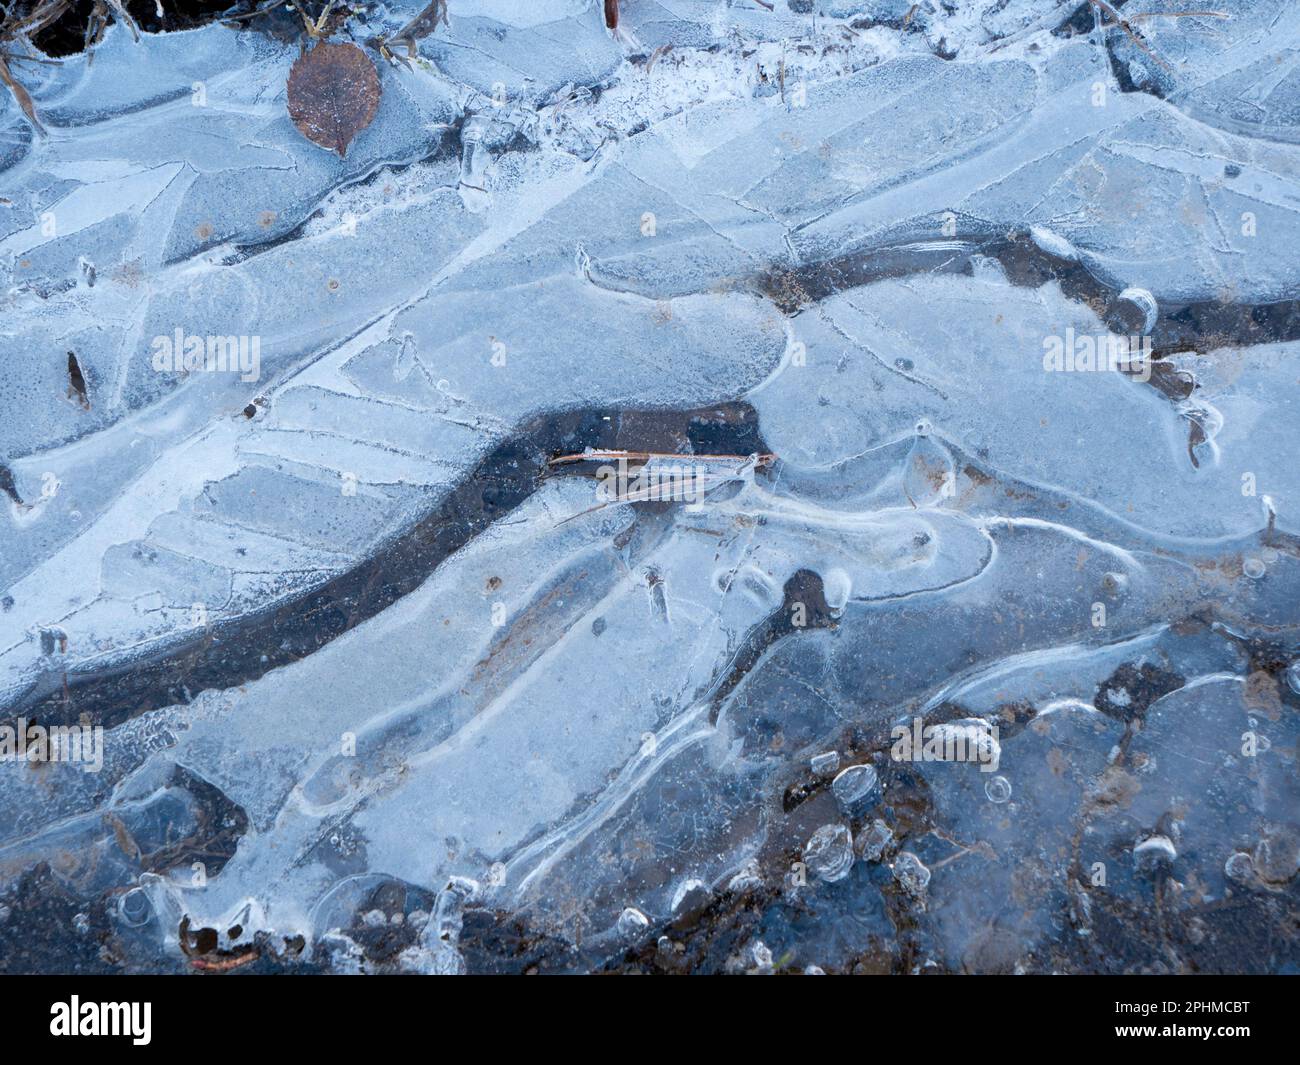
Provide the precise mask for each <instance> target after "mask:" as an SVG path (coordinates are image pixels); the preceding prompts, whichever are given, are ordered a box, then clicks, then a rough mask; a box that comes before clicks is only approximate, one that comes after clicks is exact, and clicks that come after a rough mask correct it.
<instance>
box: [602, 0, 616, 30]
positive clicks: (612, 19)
mask: <svg viewBox="0 0 1300 1065" xmlns="http://www.w3.org/2000/svg"><path fill="white" fill-rule="evenodd" d="M605 25H606V26H608V27H609V28H610V29H611V30H616V29H618V0H605Z"/></svg>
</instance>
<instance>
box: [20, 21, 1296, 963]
mask: <svg viewBox="0 0 1300 1065" xmlns="http://www.w3.org/2000/svg"><path fill="white" fill-rule="evenodd" d="M599 8H600V5H599V4H593V3H590V2H588V0H545V2H542V0H538V2H534V3H529V4H515V3H509V2H505V0H461V2H457V0H452V2H451V3H450V5H449V20H450V21H449V24H448V25H446V26H440V27H439V28H438V29H437V30H436V32H435V33H434V34H432V35H431V36H428V37H426V38H424V39H422V40H421V41H420V42H419V54H418V57H417V58H416V60H415V61H414V62H411V63H409V64H403V65H399V64H385V63H384V62H383V61H382V60H380V61H379V64H378V65H379V66H380V78H381V82H382V87H383V94H382V99H381V104H380V107H379V110H378V114H377V117H376V119H375V121H374V123H373V124H372V125H371V126H370V127H369V128H367V129H366V130H365V131H363V132H362V133H361V134H360V135H359V136H358V137H357V138H356V140H355V141H354V142H353V144H352V145H351V147H350V148H349V151H348V154H347V156H346V157H345V158H338V157H336V156H334V155H333V154H330V153H327V152H325V151H322V150H321V149H319V148H317V147H316V146H314V145H313V144H311V143H310V142H308V141H307V140H305V139H304V138H303V137H302V136H301V135H299V133H298V132H297V130H296V129H295V128H294V126H293V124H292V122H291V121H290V119H289V117H288V114H287V111H286V108H285V103H284V84H285V79H286V77H287V73H288V69H289V67H290V65H291V64H292V62H293V60H294V58H295V57H296V56H297V54H298V47H297V45H296V44H288V43H281V42H280V41H279V40H277V39H276V38H274V37H273V36H270V35H267V34H263V33H261V32H259V30H258V29H257V28H245V29H242V30H239V31H235V30H232V29H229V28H225V27H222V26H218V25H212V26H209V27H206V28H203V29H197V30H192V31H187V32H183V33H168V34H158V35H145V36H144V38H143V39H142V41H141V42H139V43H136V42H134V41H133V40H132V39H131V35H130V34H129V33H128V32H126V31H125V30H124V29H123V28H122V27H118V26H113V27H110V28H109V30H108V32H107V34H106V36H105V38H104V40H103V41H102V43H101V44H100V45H99V46H98V47H97V48H96V50H95V52H94V61H93V62H88V61H87V59H86V57H84V56H74V57H69V58H68V59H66V60H65V61H64V62H63V63H62V64H60V65H57V66H37V65H34V64H29V65H27V66H24V67H23V71H24V76H25V77H26V82H25V83H26V84H27V85H28V87H29V89H30V90H31V93H32V97H33V99H34V101H35V104H36V107H37V109H38V111H39V113H40V116H41V119H42V122H43V123H44V125H45V127H46V129H47V131H48V135H46V136H40V135H39V134H36V133H35V132H34V131H33V130H32V128H31V126H30V125H29V124H28V123H27V121H26V119H25V118H24V117H23V115H22V113H21V111H20V110H19V108H18V107H17V105H16V104H15V103H14V101H13V100H12V99H9V98H8V97H5V98H4V99H3V102H0V282H2V284H0V308H2V311H3V318H2V319H0V321H2V323H3V325H2V326H0V403H3V417H0V490H3V493H4V494H3V496H0V503H3V509H2V510H0V705H3V708H4V709H3V714H0V720H2V721H3V722H14V721H15V720H16V719H18V718H20V717H24V716H25V717H27V718H35V719H37V720H41V721H44V722H47V723H63V724H70V723H75V722H78V721H80V720H82V715H85V720H86V721H88V722H91V723H99V724H102V725H104V726H105V727H106V732H105V735H104V749H103V764H102V767H100V768H99V770H98V771H97V772H94V773H89V772H85V771H84V769H83V767H82V766H79V765H65V764H57V763H56V764H49V765H40V766H36V767H33V766H30V765H27V764H24V763H19V762H16V761H13V760H12V759H10V760H6V761H3V762H0V943H6V942H10V940H9V939H8V938H7V937H10V936H12V935H15V934H16V933H15V932H14V931H13V930H14V929H15V928H17V927H18V926H19V925H20V924H23V923H24V922H25V925H24V927H26V928H27V929H28V932H29V933H30V928H31V927H33V926H34V927H37V928H39V929H40V940H41V942H42V943H43V944H44V946H43V947H42V948H41V949H42V950H43V951H44V953H40V952H38V954H37V955H36V956H34V957H33V956H31V955H29V954H20V953H19V952H17V951H16V950H14V951H11V952H10V953H9V954H8V955H6V953H5V952H4V951H0V967H3V966H5V965H6V964H7V965H8V966H9V967H11V968H24V969H26V968H60V967H63V966H66V965H69V964H71V963H72V960H76V959H80V960H81V961H82V962H84V963H86V964H90V965H93V966H98V967H108V968H126V969H148V968H164V969H170V968H175V967H179V966H181V965H183V964H188V962H187V959H186V957H185V955H187V954H188V955H200V956H202V957H203V958H204V959H206V960H209V961H210V960H213V959H216V958H220V959H224V960H226V961H231V960H237V961H238V962H239V964H241V965H242V964H253V965H258V966H263V967H267V968H272V969H276V968H287V969H293V968H297V967H307V966H311V967H320V968H327V969H356V968H360V969H364V970H367V971H384V970H390V969H394V968H405V969H415V970H419V971H447V970H452V971H457V970H460V969H463V968H471V969H488V970H506V971H514V970H521V969H524V968H527V967H529V966H531V965H540V966H543V967H545V968H551V969H588V970H589V969H597V968H602V967H612V968H615V969H620V968H628V969H648V970H658V971H662V970H669V971H672V970H676V969H681V968H688V969H697V970H728V971H734V970H736V969H746V968H753V967H755V966H757V967H758V968H759V969H760V970H761V969H763V968H764V967H765V966H768V967H770V965H771V958H772V957H773V956H775V957H778V958H792V959H794V960H793V961H792V962H788V964H794V965H797V966H798V967H804V966H809V965H816V966H819V967H821V968H823V969H826V970H828V971H852V970H854V969H862V970H868V971H877V970H880V969H882V968H883V969H888V970H894V971H905V970H908V969H919V968H935V967H937V968H942V969H949V970H966V971H1014V970H1019V971H1044V970H1053V969H1057V970H1065V971H1099V970H1112V969H1113V970H1138V969H1174V970H1180V969H1187V968H1200V969H1206V968H1226V969H1239V968H1251V967H1256V968H1267V969H1270V970H1278V969H1284V968H1287V967H1288V966H1290V967H1292V968H1294V966H1295V965H1297V964H1300V945H1298V944H1297V943H1296V942H1294V941H1293V940H1281V941H1273V942H1271V943H1270V944H1269V945H1268V947H1267V949H1263V948H1261V947H1260V945H1259V944H1258V943H1256V942H1255V941H1254V939H1252V936H1254V935H1256V933H1254V932H1252V931H1250V929H1251V928H1255V927H1257V926H1259V925H1268V926H1270V927H1272V926H1277V927H1281V926H1282V925H1283V924H1284V923H1285V921H1286V920H1287V919H1288V918H1287V917H1286V915H1287V914H1294V912H1295V907H1296V892H1297V890H1300V889H1298V887H1297V878H1296V863H1297V861H1298V860H1300V775H1298V773H1297V763H1296V744H1297V732H1298V731H1300V665H1298V663H1300V634H1298V633H1297V624H1298V623H1300V617H1298V616H1297V613H1296V609H1295V606H1294V604H1295V603H1296V601H1297V593H1300V587H1297V585H1298V584H1300V566H1298V565H1297V559H1298V558H1300V552H1298V548H1300V542H1298V541H1297V540H1296V533H1297V531H1300V530H1298V529H1297V522H1296V517H1295V514H1296V510H1297V504H1298V503H1300V483H1297V482H1298V481H1300V467H1297V465H1296V463H1295V461H1294V455H1295V454H1296V451H1297V448H1300V435H1298V430H1297V426H1298V425H1300V420H1298V419H1297V409H1296V404H1297V399H1298V397H1300V374H1298V372H1297V365H1298V364H1297V362H1296V358H1297V355H1298V354H1300V350H1298V345H1300V316H1297V312H1296V304H1295V300H1296V299H1297V293H1298V292H1300V276H1298V275H1300V259H1298V258H1297V257H1296V256H1295V254H1294V246H1295V241H1296V239H1297V237H1298V236H1300V223H1298V222H1297V219H1296V214H1295V212H1296V210H1297V209H1298V208H1300V145H1298V143H1297V142H1298V137H1297V129H1298V128H1300V125H1298V124H1300V82H1298V81H1297V78H1296V74H1295V69H1296V67H1295V63H1296V55H1297V54H1300V53H1298V52H1297V47H1298V45H1300V11H1298V10H1297V9H1295V7H1294V6H1293V5H1291V4H1288V3H1285V2H1282V0H1276V2H1273V0H1231V2H1227V3H1224V4H1220V5H1218V9H1219V10H1221V11H1222V12H1223V14H1224V15H1226V16H1227V17H1225V18H1222V19H1220V18H1212V17H1209V16H1205V17H1192V18H1188V17H1178V18H1161V17H1158V16H1159V15H1160V14H1161V13H1162V12H1164V13H1168V12H1171V11H1175V10H1177V7H1176V5H1173V4H1171V3H1165V2H1163V0H1132V2H1130V3H1129V4H1128V5H1126V6H1125V8H1124V10H1125V12H1126V13H1128V14H1134V13H1144V14H1149V15H1152V16H1157V17H1152V18H1150V19H1146V20H1144V21H1142V23H1141V25H1142V27H1143V31H1144V36H1145V37H1146V41H1147V42H1148V46H1149V51H1148V50H1146V49H1143V48H1139V47H1137V46H1136V45H1135V44H1134V42H1133V41H1132V40H1130V39H1129V38H1128V37H1127V36H1126V35H1125V34H1124V33H1123V32H1121V31H1120V30H1118V29H1110V30H1107V29H1105V28H1103V27H1100V26H1099V25H1098V24H1097V20H1096V18H1095V16H1094V14H1093V13H1092V12H1091V9H1089V8H1088V7H1087V5H1084V6H1083V8H1082V9H1079V8H1078V5H1076V4H1073V3H1060V2H1054V0H1019V2H1012V3H1001V2H1000V3H994V2H991V0H990V2H987V3H975V4H969V5H960V6H959V9H958V10H955V11H948V10H947V9H946V8H944V7H942V6H941V5H937V4H933V3H928V2H924V0H923V2H922V3H919V4H911V3H894V2H892V0H810V2H807V3H800V2H792V3H786V2H785V0H779V2H776V3H774V4H773V5H771V10H768V9H767V8H766V6H765V5H760V4H755V3H751V2H745V3H742V2H739V0H730V2H728V0H644V2H640V3H638V2H636V0H625V2H624V3H623V5H622V8H623V17H622V20H621V26H620V30H619V32H618V33H617V34H611V33H610V32H608V31H607V30H606V29H605V28H604V25H603V21H602V18H601V14H600V11H599ZM418 10H419V5H417V4H412V3H393V4H390V5H388V6H387V7H375V8H372V9H370V10H369V11H368V13H367V15H366V19H367V21H366V25H365V26H364V27H360V26H357V27H354V28H353V29H354V30H355V33H354V34H353V35H354V36H355V39H356V40H357V41H359V42H362V41H364V40H365V38H366V37H368V36H372V35H373V34H375V33H387V32H394V31H396V30H397V29H398V28H399V27H400V26H402V25H403V24H405V23H406V22H408V21H409V20H410V19H411V18H412V17H413V16H414V15H415V14H417V13H418ZM1148 27H1149V31H1148ZM363 31H364V32H363ZM349 32H350V31H349V30H347V29H345V30H344V31H343V36H344V37H346V36H347V35H348V33H349ZM372 54H375V53H372ZM376 58H378V57H377V54H376ZM29 70H30V74H29V73H28V71H29ZM1135 292H1136V293H1137V294H1136V295H1135V294H1134V293H1135ZM178 329H179V330H181V331H182V333H184V334H192V335H199V336H206V335H209V334H214V335H222V336H246V337H256V338H258V339H259V342H260V365H259V367H258V372H257V374H256V379H245V378H246V377H248V375H242V376H241V375H240V374H237V373H198V372H196V373H189V374H184V373H181V374H175V373H171V372H161V373H160V372H158V371H157V370H155V368H154V366H153V363H152V361H151V357H150V352H151V344H152V342H153V339H154V338H155V337H159V336H171V335H172V334H173V333H174V332H175V331H176V330H178ZM1138 333H1143V334H1145V337H1146V338H1147V340H1148V341H1149V343H1150V350H1151V351H1152V352H1153V353H1154V356H1155V362H1154V365H1152V364H1151V363H1147V364H1146V366H1145V372H1142V373H1138V374H1130V375H1126V374H1124V373H1121V372H1118V371H1114V370H1107V371H1105V372H1096V371H1093V372H1084V371H1079V372H1048V371H1047V370H1046V369H1045V364H1044V352H1045V349H1046V346H1047V345H1048V343H1049V342H1050V340H1051V338H1064V337H1067V336H1068V337H1071V338H1076V337H1088V338H1101V343H1102V344H1103V345H1104V343H1105V341H1106V338H1108V337H1112V336H1116V335H1124V336H1133V337H1134V340H1135V341H1136V339H1137V334H1138ZM70 355H72V356H75V361H76V364H77V365H78V367H79V368H80V372H81V373H82V375H83V376H84V382H85V386H86V397H85V403H82V402H80V401H79V398H78V397H77V396H76V395H74V394H73V392H72V391H70V387H69V370H68V367H69V357H70ZM585 448H598V449H607V450H627V451H631V452H647V451H649V452H656V453H670V454H678V455H681V456H683V458H682V460H681V461H682V462H690V461H692V460H691V459H690V458H689V456H690V455H691V454H694V455H697V456H698V455H712V456H717V455H728V456H733V458H731V459H729V460H724V461H721V462H720V463H719V464H716V465H714V466H713V467H712V468H711V472H710V473H709V475H708V477H707V478H706V490H705V491H704V493H703V495H702V497H701V498H695V499H692V500H671V501H664V500H656V499H653V498H651V499H646V498H645V497H644V496H642V497H640V498H635V499H631V500H615V501H608V500H605V499H603V498H602V497H600V496H599V495H598V494H597V490H596V482H595V480H594V479H593V478H592V477H591V473H592V470H593V468H594V465H593V464H591V463H575V464H572V465H566V466H556V465H548V461H547V460H548V459H551V458H554V457H555V456H558V455H561V454H575V453H580V452H582V451H583V450H584V449H585ZM756 453H761V455H762V456H763V458H761V459H750V458H749V456H751V455H754V454H756ZM700 461H701V462H702V463H703V464H705V465H708V463H709V462H715V463H716V462H717V460H716V459H709V460H700ZM915 717H921V718H923V719H924V720H925V722H927V723H935V724H939V723H945V724H946V727H947V728H949V729H956V730H961V729H967V730H969V729H971V728H973V727H975V726H974V725H972V722H974V723H975V724H979V723H981V722H985V723H992V724H996V725H997V726H998V728H999V730H1000V739H999V744H998V751H999V760H998V766H997V768H996V772H983V771H982V769H984V768H987V767H983V766H979V765H969V764H954V763H953V762H950V761H940V762H934V761H929V762H927V761H920V762H915V763H913V762H908V761H900V760H899V759H897V758H895V757H894V756H893V753H892V748H891V743H892V738H891V726H893V725H895V724H899V723H902V724H905V725H906V724H910V722H911V721H912V719H913V718H915ZM2 737H3V734H2V733H0V738H2ZM1247 751H1249V753H1247ZM0 753H2V751H0ZM860 765H870V766H871V767H873V769H874V772H875V774H876V776H875V779H876V781H877V783H878V787H874V788H871V789H868V793H867V794H866V795H865V797H863V798H862V799H861V801H855V803H854V804H846V803H845V802H844V801H843V798H842V796H843V794H844V793H845V789H844V788H840V787H832V786H831V783H832V780H833V779H834V777H835V776H836V775H837V774H838V773H839V772H841V771H843V770H845V769H847V768H850V767H853V766H860ZM859 772H860V771H859ZM814 840H815V841H816V842H815V845H814V844H813V842H812V841H814ZM823 874H825V875H823ZM708 902H713V903H714V904H715V905H713V906H712V907H711V908H710V909H709V910H708V911H707V915H706V916H703V917H701V916H700V914H701V913H703V912H704V905H705V903H708ZM1153 912H1158V916H1157V917H1153V916H1152V914H1153ZM74 915H79V916H80V917H82V918H84V919H83V920H78V921H74V920H73V917H74ZM1157 920H1158V921H1160V922H1163V923H1162V924H1161V926H1160V928H1158V929H1156V928H1154V926H1153V924H1152V922H1154V921H1157ZM512 922H514V923H512ZM508 924H509V927H511V928H519V927H522V928H524V929H525V931H524V932H522V933H517V932H511V933H509V934H507V933H506V932H505V931H504V929H505V928H506V927H507V925H508ZM1290 927H1294V922H1292V924H1291V925H1290ZM200 929H201V930H206V929H211V930H215V933H216V936H215V939H212V940H208V939H206V938H204V936H202V935H200V936H199V937H198V938H197V939H196V938H195V930H200ZM665 935H666V936H667V937H668V938H667V939H666V940H664V939H661V936H665ZM29 938H30V935H29ZM1153 944H1159V945H1158V946H1156V945H1153ZM6 957H8V958H10V959H11V960H9V961H8V962H7V963H6V961H5V959H6ZM87 959H89V961H87ZM756 959H766V961H762V960H756Z"/></svg>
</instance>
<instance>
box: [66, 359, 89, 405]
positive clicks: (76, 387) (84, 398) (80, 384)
mask: <svg viewBox="0 0 1300 1065" xmlns="http://www.w3.org/2000/svg"><path fill="white" fill-rule="evenodd" d="M68 398H69V399H75V400H76V401H77V402H78V403H80V404H81V407H82V409H83V410H90V395H89V393H88V391H87V388H86V375H85V374H84V373H82V372H81V363H80V362H78V361H77V356H76V353H75V352H71V351H70V352H68Z"/></svg>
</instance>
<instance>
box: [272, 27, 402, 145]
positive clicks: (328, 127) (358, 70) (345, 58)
mask: <svg viewBox="0 0 1300 1065" xmlns="http://www.w3.org/2000/svg"><path fill="white" fill-rule="evenodd" d="M379 93H380V88H379V74H378V72H377V71H376V70H375V64H374V63H372V62H371V61H370V59H369V58H368V57H367V56H366V54H365V52H363V51H362V50H361V49H360V48H358V47H357V46H356V45H355V44H330V43H327V42H322V43H320V44H318V45H316V47H315V48H312V49H311V50H310V51H307V52H304V53H303V54H302V55H300V56H299V57H298V59H297V61H296V62H295V63H294V64H293V69H292V70H290V71H289V85H288V104H289V117H290V118H292V119H293V124H294V125H295V126H297V127H298V130H299V132H301V133H302V135H303V136H304V137H306V138H307V139H308V140H309V141H311V142H312V143H313V144H319V145H320V146H321V147H322V148H328V149H329V150H330V151H332V152H338V153H339V155H346V154H347V150H348V145H349V144H351V143H352V140H353V138H354V137H356V135H357V134H358V133H360V132H361V131H362V130H363V129H365V128H366V127H367V126H368V125H370V123H371V122H373V121H374V118H375V112H376V111H378V110H379Z"/></svg>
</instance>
